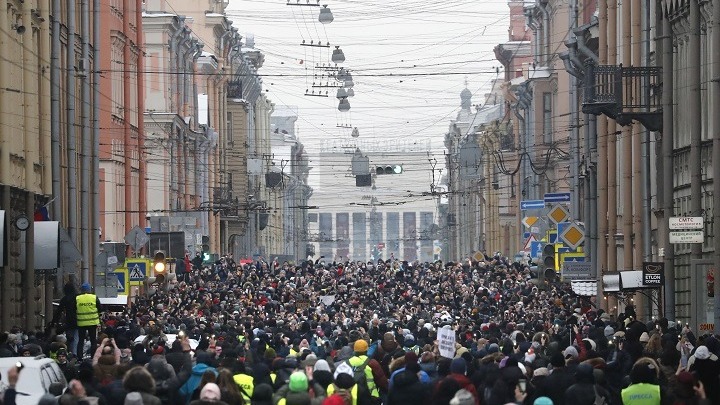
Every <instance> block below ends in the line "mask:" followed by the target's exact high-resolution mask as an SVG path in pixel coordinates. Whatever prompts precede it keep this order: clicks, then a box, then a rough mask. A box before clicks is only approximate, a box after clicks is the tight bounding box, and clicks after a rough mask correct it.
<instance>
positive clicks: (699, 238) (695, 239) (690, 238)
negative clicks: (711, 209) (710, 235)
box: [670, 231, 705, 243]
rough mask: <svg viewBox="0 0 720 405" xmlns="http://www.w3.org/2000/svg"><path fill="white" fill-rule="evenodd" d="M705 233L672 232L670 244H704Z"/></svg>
mask: <svg viewBox="0 0 720 405" xmlns="http://www.w3.org/2000/svg"><path fill="white" fill-rule="evenodd" d="M704 240H705V237H704V236H703V231H671V232H670V243H703V241H704Z"/></svg>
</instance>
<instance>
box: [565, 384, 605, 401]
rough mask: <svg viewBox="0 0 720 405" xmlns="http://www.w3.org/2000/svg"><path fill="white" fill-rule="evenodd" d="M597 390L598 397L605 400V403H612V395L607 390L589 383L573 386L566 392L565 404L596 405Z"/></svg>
mask: <svg viewBox="0 0 720 405" xmlns="http://www.w3.org/2000/svg"><path fill="white" fill-rule="evenodd" d="M595 390H597V393H598V395H600V396H601V397H603V398H605V403H608V404H609V403H611V402H610V394H609V393H608V392H607V390H605V388H603V387H600V386H596V385H595V384H593V383H587V382H581V383H576V384H573V385H571V386H570V388H568V389H567V390H566V391H565V403H566V404H572V405H593V404H594V403H595Z"/></svg>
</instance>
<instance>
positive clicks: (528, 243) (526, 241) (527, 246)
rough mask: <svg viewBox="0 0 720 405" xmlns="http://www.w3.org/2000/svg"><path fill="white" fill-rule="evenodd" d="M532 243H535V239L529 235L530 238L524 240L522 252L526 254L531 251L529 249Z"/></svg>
mask: <svg viewBox="0 0 720 405" xmlns="http://www.w3.org/2000/svg"><path fill="white" fill-rule="evenodd" d="M533 242H537V239H535V235H530V237H529V238H527V239H526V240H525V245H524V247H523V250H524V251H526V252H530V251H531V249H530V247H531V244H532V243H533Z"/></svg>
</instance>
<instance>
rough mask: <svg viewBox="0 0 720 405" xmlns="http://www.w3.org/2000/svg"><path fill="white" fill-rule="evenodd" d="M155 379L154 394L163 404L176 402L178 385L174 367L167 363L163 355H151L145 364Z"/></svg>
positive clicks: (167, 404)
mask: <svg viewBox="0 0 720 405" xmlns="http://www.w3.org/2000/svg"><path fill="white" fill-rule="evenodd" d="M145 367H146V368H147V370H148V372H150V374H151V375H152V376H153V378H154V379H155V396H157V397H158V398H160V401H162V403H163V405H169V404H173V403H176V402H178V400H177V389H178V387H179V386H180V384H179V383H178V379H177V376H176V375H175V369H173V366H171V365H170V364H168V362H167V360H166V359H165V357H164V356H153V358H152V359H151V360H150V362H149V363H148V364H147V366H145Z"/></svg>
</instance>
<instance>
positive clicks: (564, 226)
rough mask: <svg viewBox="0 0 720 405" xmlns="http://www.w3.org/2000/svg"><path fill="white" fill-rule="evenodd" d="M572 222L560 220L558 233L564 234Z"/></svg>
mask: <svg viewBox="0 0 720 405" xmlns="http://www.w3.org/2000/svg"><path fill="white" fill-rule="evenodd" d="M570 224H572V222H559V223H558V224H557V234H558V235H562V234H563V232H565V230H567V227H568V226H570Z"/></svg>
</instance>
